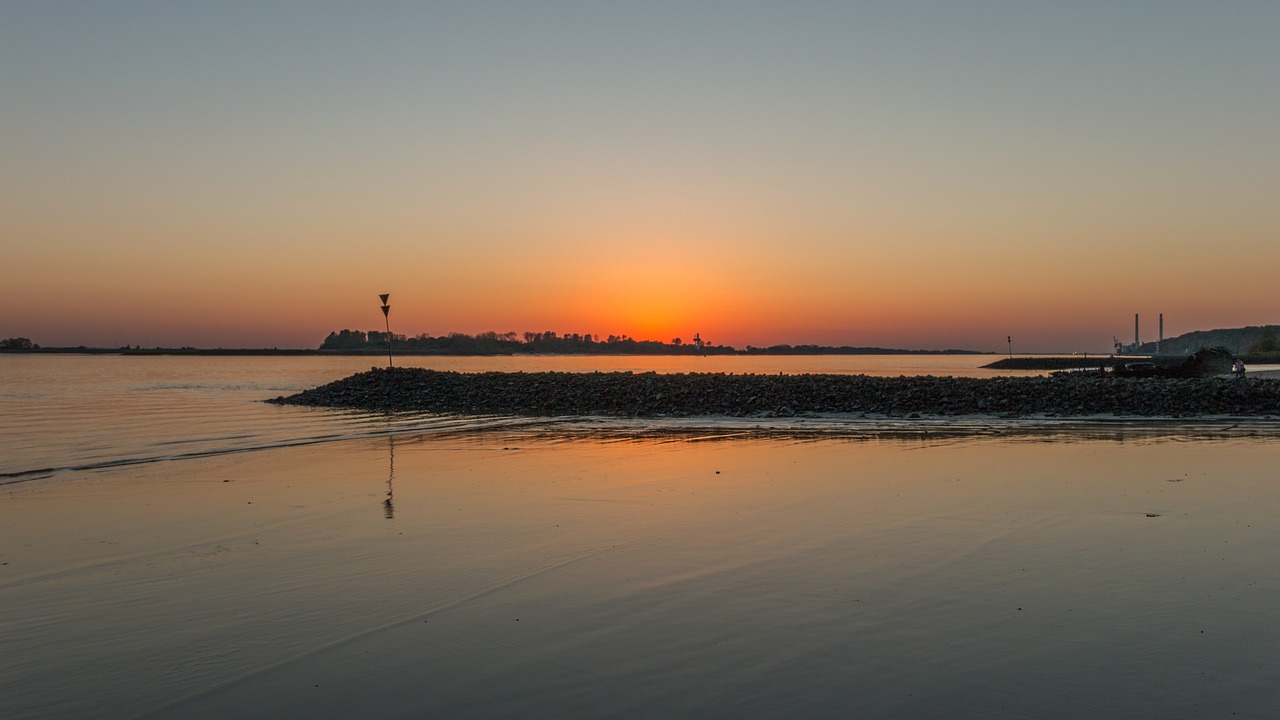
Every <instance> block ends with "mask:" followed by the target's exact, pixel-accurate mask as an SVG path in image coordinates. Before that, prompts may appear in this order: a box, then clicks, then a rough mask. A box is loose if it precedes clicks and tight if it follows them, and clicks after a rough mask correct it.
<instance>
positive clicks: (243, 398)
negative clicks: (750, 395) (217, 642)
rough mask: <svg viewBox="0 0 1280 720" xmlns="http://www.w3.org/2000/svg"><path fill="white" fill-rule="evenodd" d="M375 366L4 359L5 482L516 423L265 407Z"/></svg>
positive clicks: (951, 371)
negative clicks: (66, 472) (54, 473)
mask: <svg viewBox="0 0 1280 720" xmlns="http://www.w3.org/2000/svg"><path fill="white" fill-rule="evenodd" d="M992 359H993V358H992V357H991V356H987V355H979V356H964V355H958V356H821V357H644V356H622V357H603V356H592V357H580V356H535V357H492V358H486V357H476V358H434V357H432V358H412V357H411V358H403V359H401V360H400V361H399V364H400V365H403V366H406V367H409V366H417V367H430V368H433V369H438V370H456V371H460V372H482V371H490V370H499V371H527V372H535V371H543V370H562V371H573V372H590V371H595V370H600V371H634V372H647V371H651V370H652V371H657V372H663V373H670V372H735V373H777V372H785V373H849V374H858V373H863V374H868V375H928V374H932V375H958V376H978V377H984V376H991V375H994V374H1009V373H1008V372H1007V371H1004V372H999V371H990V370H983V369H981V368H980V367H979V366H981V365H983V364H986V363H988V362H991V360H992ZM371 362H373V363H377V362H379V359H378V358H368V357H305V358H284V357H116V356H90V355H83V356H82V355H0V479H7V480H9V481H12V480H15V479H29V478H31V477H35V476H40V475H44V474H48V473H49V472H51V471H57V470H63V469H75V468H81V469H84V468H90V467H103V466H109V465H113V464H120V463H137V462H150V461H155V460H166V459H177V458H182V457H193V456H201V455H209V454H217V453H224V452H241V451H250V450H256V449H264V448H273V447H280V446H285V445H293V444H301V443H314V442H325V441H331V440H339V439H350V438H357V437H362V436H367V435H370V434H375V435H376V434H385V433H387V432H407V431H418V430H420V431H433V430H434V431H441V430H452V429H474V428H476V427H480V426H489V425H494V424H500V425H501V424H510V422H512V421H503V420H496V419H488V420H477V419H459V418H441V417H430V416H422V415H417V416H400V417H388V416H385V415H370V414H367V413H360V412H334V411H330V410H311V409H307V408H297V407H277V406H273V405H267V404H264V403H262V402H260V401H261V400H264V399H267V398H272V397H276V396H278V395H287V394H291V393H294V392H297V391H299V390H304V389H306V388H309V387H314V386H316V385H320V384H323V383H326V382H330V381H332V380H337V379H339V378H342V377H345V376H347V375H350V374H351V373H354V372H359V371H362V370H367V369H369V366H370V363H371ZM1024 374H1025V373H1024ZM518 422H520V423H525V422H527V421H518Z"/></svg>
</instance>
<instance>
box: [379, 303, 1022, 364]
mask: <svg viewBox="0 0 1280 720" xmlns="http://www.w3.org/2000/svg"><path fill="white" fill-rule="evenodd" d="M383 309H384V310H385V309H386V308H383ZM1005 340H1008V341H1009V359H1010V360H1012V359H1013V336H1012V335H1009V336H1008V337H1006V338H1005Z"/></svg>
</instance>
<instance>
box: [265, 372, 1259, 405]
mask: <svg viewBox="0 0 1280 720" xmlns="http://www.w3.org/2000/svg"><path fill="white" fill-rule="evenodd" d="M268 402H274V403H280V404H289V405H310V406H321V407H341V408H360V409H365V410H379V411H394V410H415V411H426V412H436V413H463V414H498V415H545V416H553V415H606V416H624V417H634V416H649V417H655V416H667V417H684V416H702V415H726V416H734V417H744V416H759V417H786V416H792V415H798V414H808V413H852V414H863V415H866V414H883V415H889V416H903V417H911V416H913V415H944V416H946V415H973V414H983V415H996V416H1003V417H1018V416H1027V415H1046V416H1082V415H1096V414H1109V415H1128V416H1172V417H1180V416H1198V415H1241V416H1247V415H1253V416H1260V415H1280V380H1265V379H1246V380H1234V379H1222V378H1117V377H1102V376H1098V375H1095V374H1092V373H1085V374H1079V375H1074V376H1060V377H1017V378H981V379H980V378H957V377H933V376H924V377H869V376H866V375H734V374H724V373H689V374H658V373H652V372H650V373H629V372H625V373H623V372H608V373H599V372H597V373H568V372H538V373H523V372H518V373H502V372H487V373H457V372H440V371H435V370H422V369H417V368H394V369H376V368H375V369H373V370H370V371H369V372H363V373H357V374H355V375H352V376H351V377H348V378H345V379H343V380H338V381H336V382H332V383H329V384H327V385H322V386H320V387H317V388H313V389H311V390H306V391H304V392H301V393H298V394H296V395H291V396H289V397H278V398H275V399H274V400H269V401H268Z"/></svg>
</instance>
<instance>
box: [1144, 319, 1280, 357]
mask: <svg viewBox="0 0 1280 720" xmlns="http://www.w3.org/2000/svg"><path fill="white" fill-rule="evenodd" d="M1208 347H1223V348H1226V349H1228V350H1230V351H1232V352H1234V353H1236V354H1238V355H1244V354H1254V355H1267V354H1274V353H1277V352H1280V325H1250V326H1248V327H1242V328H1223V329H1218V330H1195V331H1192V332H1189V333H1184V334H1182V335H1178V336H1177V337H1171V338H1165V339H1164V340H1163V341H1162V342H1159V343H1155V342H1146V343H1143V344H1142V345H1140V346H1138V348H1137V349H1136V350H1135V351H1134V352H1136V353H1139V354H1147V355H1153V354H1155V353H1157V352H1159V353H1160V354H1162V355H1190V354H1191V353H1193V352H1195V351H1197V350H1200V349H1201V348H1208Z"/></svg>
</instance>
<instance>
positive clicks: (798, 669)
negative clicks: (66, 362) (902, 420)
mask: <svg viewBox="0 0 1280 720" xmlns="http://www.w3.org/2000/svg"><path fill="white" fill-rule="evenodd" d="M1045 440H1053V442H1045ZM1276 442H1277V440H1276V439H1275V438H1259V437H1247V436H1242V435H1238V434H1237V435H1233V434H1230V433H1225V434H1218V435H1215V434H1212V433H1210V434H1207V435H1190V436H1188V435H1182V434H1179V433H1178V432H1177V431H1176V430H1175V431H1173V432H1170V431H1169V430H1167V429H1166V430H1163V431H1160V432H1156V433H1152V432H1149V431H1144V430H1141V429H1134V430H1126V428H1125V427H1124V426H1117V427H1111V428H1108V429H1106V430H1105V432H1103V433H1100V434H1099V435H1096V436H1091V437H1084V436H1078V435H1061V436H1053V437H1048V438H1046V437H1044V436H1027V437H1025V438H1016V437H1003V438H989V437H988V438H982V437H970V438H944V439H941V440H938V441H926V440H921V439H910V440H906V439H904V440H872V441H852V440H847V439H825V440H824V439H818V440H814V439H802V438H786V437H778V438H776V439H772V440H771V439H760V438H752V439H742V438H733V437H725V436H717V435H716V434H714V433H710V434H704V435H702V436H700V437H691V436H685V437H661V436H653V437H647V438H646V437H634V436H628V437H617V436H608V435H603V436H598V437H587V436H581V435H578V436H559V437H556V436H549V435H538V436H535V435H532V434H518V433H516V434H513V433H488V434H472V435H459V436H401V437H386V438H378V439H365V440H353V441H347V442H339V443H330V444H322V445H314V446H308V447H298V448H285V449H277V450H271V451H263V452H254V453H248V454H240V455H226V456H220V457H213V458H206V459H200V460H190V461H184V462H167V463H156V464H152V465H147V466H139V467H134V468H116V469H112V470H107V471H100V472H94V473H76V474H71V475H67V476H59V477H55V478H52V479H49V480H45V481H40V482H33V483H25V484H20V485H13V486H9V487H7V488H5V496H4V504H3V506H2V507H3V520H4V522H3V523H2V524H0V548H3V550H2V554H0V562H3V565H0V604H2V606H3V607H4V608H5V613H4V615H3V618H0V643H2V644H3V646H4V647H5V653H4V654H3V656H0V716H3V717H5V718H11V719H12V718H37V717H41V718H43V717H59V718H80V717H83V718H89V717H156V718H167V717H183V718H225V717H249V718H281V717H287V718H303V717H306V718H316V717H325V718H345V717H448V718H498V717H513V718H514V717H520V718H599V717H612V718H652V717H676V718H680V717H684V718H753V717H754V718H765V717H806V718H847V717H862V718H889V717H951V718H1021V717H1151V718H1156V717H1159V718H1193V717H1194V718H1198V717H1205V716H1218V715H1221V716H1230V715H1232V714H1234V713H1239V714H1240V715H1245V716H1253V717H1261V716H1265V715H1266V714H1268V713H1269V712H1270V711H1271V710H1273V709H1274V708H1275V707H1276V706H1277V705H1280V689H1277V688H1276V686H1275V683H1274V679H1275V677H1276V676H1277V673H1280V651H1278V650H1277V648H1280V610H1277V608H1280V602H1277V600H1280V580H1278V579H1277V577H1276V576H1275V573H1274V572H1271V570H1270V569H1271V568H1274V567H1276V566H1277V564H1280V549H1278V548H1280V521H1278V520H1277V518H1278V517H1280V512H1277V511H1278V510H1280V487H1278V486H1277V485H1276V483H1274V481H1273V480H1274V478H1273V470H1274V458H1275V450H1276V447H1277V446H1276Z"/></svg>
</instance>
